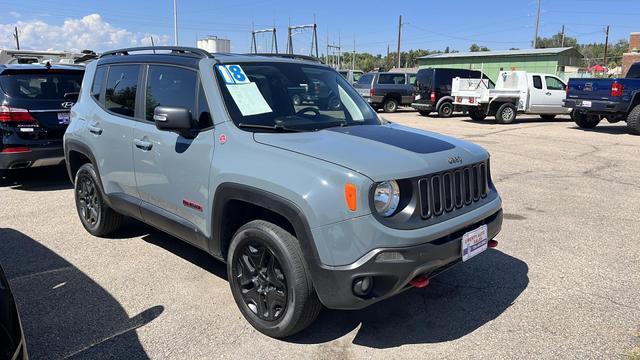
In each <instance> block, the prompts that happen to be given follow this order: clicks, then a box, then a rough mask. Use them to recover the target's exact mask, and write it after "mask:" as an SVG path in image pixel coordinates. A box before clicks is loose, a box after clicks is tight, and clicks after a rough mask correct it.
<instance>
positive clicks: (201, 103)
mask: <svg viewBox="0 0 640 360" xmlns="http://www.w3.org/2000/svg"><path fill="white" fill-rule="evenodd" d="M210 126H213V120H212V119H211V111H210V110H209V104H208V103H207V97H206V96H205V95H204V89H203V88H202V85H200V89H199V90H198V129H205V128H208V127H210Z"/></svg>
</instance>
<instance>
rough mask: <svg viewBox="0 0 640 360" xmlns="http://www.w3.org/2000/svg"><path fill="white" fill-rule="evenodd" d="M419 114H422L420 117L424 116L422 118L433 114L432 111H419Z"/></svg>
mask: <svg viewBox="0 0 640 360" xmlns="http://www.w3.org/2000/svg"><path fill="white" fill-rule="evenodd" d="M418 113H420V115H422V116H429V114H431V111H427V110H418Z"/></svg>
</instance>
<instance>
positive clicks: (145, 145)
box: [133, 139, 153, 151]
mask: <svg viewBox="0 0 640 360" xmlns="http://www.w3.org/2000/svg"><path fill="white" fill-rule="evenodd" d="M133 143H134V144H135V145H136V147H137V148H138V149H141V150H144V151H149V150H151V148H152V147H153V144H152V143H150V142H149V141H144V140H140V139H133Z"/></svg>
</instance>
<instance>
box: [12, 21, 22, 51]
mask: <svg viewBox="0 0 640 360" xmlns="http://www.w3.org/2000/svg"><path fill="white" fill-rule="evenodd" d="M13 29H14V30H15V32H14V34H13V37H14V38H15V39H16V49H18V50H20V37H19V35H18V27H17V26H15V27H14V28H13Z"/></svg>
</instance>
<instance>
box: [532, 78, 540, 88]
mask: <svg viewBox="0 0 640 360" xmlns="http://www.w3.org/2000/svg"><path fill="white" fill-rule="evenodd" d="M533 87H534V88H536V89H542V79H541V78H540V76H534V77H533Z"/></svg>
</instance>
